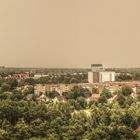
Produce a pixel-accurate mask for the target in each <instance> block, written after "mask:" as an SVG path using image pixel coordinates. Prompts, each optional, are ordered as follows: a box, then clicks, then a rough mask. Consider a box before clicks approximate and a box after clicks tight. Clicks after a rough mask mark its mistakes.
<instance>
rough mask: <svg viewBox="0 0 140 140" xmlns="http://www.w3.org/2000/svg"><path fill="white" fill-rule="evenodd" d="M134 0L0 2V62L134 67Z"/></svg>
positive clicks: (139, 29)
mask: <svg viewBox="0 0 140 140" xmlns="http://www.w3.org/2000/svg"><path fill="white" fill-rule="evenodd" d="M139 5H140V1H139V0H135V1H132V0H117V1H112V0H103V1H99V0H94V1H93V0H86V1H85V0H12V1H11V0H4V1H0V65H5V66H10V67H11V66H14V67H55V68H57V67H58V68H59V67H61V68H71V67H79V68H87V67H90V64H91V63H103V64H104V65H105V67H140V61H138V60H139V51H140V48H139V46H140V41H139V39H140V26H139V25H140V19H139V13H140V8H139Z"/></svg>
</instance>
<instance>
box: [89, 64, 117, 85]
mask: <svg viewBox="0 0 140 140" xmlns="http://www.w3.org/2000/svg"><path fill="white" fill-rule="evenodd" d="M114 81H115V72H112V71H105V70H104V69H103V66H102V65H101V64H92V65H91V71H90V72H88V82H89V83H103V82H114Z"/></svg>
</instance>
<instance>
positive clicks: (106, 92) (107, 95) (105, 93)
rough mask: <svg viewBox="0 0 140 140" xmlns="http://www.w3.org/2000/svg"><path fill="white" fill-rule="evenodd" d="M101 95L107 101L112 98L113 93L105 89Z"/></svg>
mask: <svg viewBox="0 0 140 140" xmlns="http://www.w3.org/2000/svg"><path fill="white" fill-rule="evenodd" d="M101 95H103V96H105V97H106V98H107V99H109V98H111V97H112V95H111V92H110V91H109V90H108V89H106V88H104V89H103V91H102V93H101Z"/></svg>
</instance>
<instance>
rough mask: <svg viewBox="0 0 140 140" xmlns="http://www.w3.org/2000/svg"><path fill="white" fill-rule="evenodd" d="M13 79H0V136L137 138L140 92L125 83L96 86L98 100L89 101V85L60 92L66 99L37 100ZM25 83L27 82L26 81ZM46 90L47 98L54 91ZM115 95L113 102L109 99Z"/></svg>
mask: <svg viewBox="0 0 140 140" xmlns="http://www.w3.org/2000/svg"><path fill="white" fill-rule="evenodd" d="M18 84H19V83H18V81H16V80H15V79H7V80H4V81H3V80H1V82H0V87H1V88H0V140H139V139H140V133H139V132H138V131H137V129H138V128H139V126H140V94H139V93H137V95H136V97H135V98H133V97H132V96H131V93H132V89H131V88H130V87H127V86H124V87H122V88H121V89H120V90H119V91H117V92H115V93H110V92H109V91H108V90H107V89H104V90H103V91H102V92H101V93H99V90H98V89H97V88H94V89H93V92H96V93H98V94H100V95H101V96H100V98H98V99H97V100H92V101H88V100H87V99H88V97H90V96H91V92H90V91H89V90H88V89H83V88H80V87H74V88H73V89H72V90H71V91H68V92H67V93H63V96H64V97H65V99H66V101H65V102H61V101H60V102H56V103H54V102H51V101H48V102H38V101H37V100H36V96H35V95H34V93H33V91H31V92H30V93H28V94H33V95H34V96H33V98H32V99H31V100H27V99H26V96H27V93H26V94H25V93H20V92H19V91H17V90H16V88H17V86H18ZM25 84H26V83H25ZM52 94H53V93H51V94H50V93H46V95H47V96H48V97H49V98H54V97H56V96H58V95H57V94H53V95H54V96H51V95H52ZM114 95H117V96H116V98H115V99H114V100H113V102H112V103H109V102H108V99H110V98H111V97H113V96H114Z"/></svg>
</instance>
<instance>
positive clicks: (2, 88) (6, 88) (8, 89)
mask: <svg viewBox="0 0 140 140" xmlns="http://www.w3.org/2000/svg"><path fill="white" fill-rule="evenodd" d="M10 88H11V87H10V85H9V84H7V83H3V84H2V85H1V90H2V92H4V91H10Z"/></svg>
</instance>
